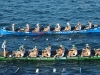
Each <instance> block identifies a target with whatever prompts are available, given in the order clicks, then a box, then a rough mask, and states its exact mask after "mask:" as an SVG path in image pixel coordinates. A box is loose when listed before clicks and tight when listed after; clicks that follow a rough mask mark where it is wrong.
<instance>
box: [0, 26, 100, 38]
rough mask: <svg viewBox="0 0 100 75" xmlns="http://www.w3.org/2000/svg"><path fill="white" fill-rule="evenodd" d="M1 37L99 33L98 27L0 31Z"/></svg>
mask: <svg viewBox="0 0 100 75" xmlns="http://www.w3.org/2000/svg"><path fill="white" fill-rule="evenodd" d="M0 33H1V35H29V36H37V35H68V34H87V33H100V27H97V28H92V29H87V30H80V31H58V32H55V31H49V32H17V31H9V30H4V29H1V31H0Z"/></svg>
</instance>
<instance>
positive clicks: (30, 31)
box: [0, 23, 100, 36]
mask: <svg viewBox="0 0 100 75" xmlns="http://www.w3.org/2000/svg"><path fill="white" fill-rule="evenodd" d="M0 33H1V35H28V36H36V35H68V34H87V33H100V26H99V25H91V24H90V27H89V26H81V24H80V23H78V25H77V26H75V27H71V26H70V24H69V23H67V26H66V27H60V25H59V24H58V23H57V27H55V28H52V27H50V25H47V27H45V28H44V27H40V25H39V24H37V25H36V28H30V27H29V25H28V24H26V27H25V28H14V24H12V29H11V28H6V27H3V28H1V29H0Z"/></svg>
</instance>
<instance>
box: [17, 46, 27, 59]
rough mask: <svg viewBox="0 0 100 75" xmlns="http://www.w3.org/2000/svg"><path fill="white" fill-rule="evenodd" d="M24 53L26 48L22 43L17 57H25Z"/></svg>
mask: <svg viewBox="0 0 100 75" xmlns="http://www.w3.org/2000/svg"><path fill="white" fill-rule="evenodd" d="M24 54H25V48H24V45H22V46H20V47H19V51H17V52H16V53H15V57H23V56H24Z"/></svg>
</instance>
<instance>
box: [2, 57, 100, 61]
mask: <svg viewBox="0 0 100 75" xmlns="http://www.w3.org/2000/svg"><path fill="white" fill-rule="evenodd" d="M12 60H16V61H17V60H20V61H67V60H76V61H81V60H100V57H99V56H87V57H80V56H75V57H59V58H58V57H34V58H30V57H20V58H12V57H6V58H5V57H0V61H12Z"/></svg>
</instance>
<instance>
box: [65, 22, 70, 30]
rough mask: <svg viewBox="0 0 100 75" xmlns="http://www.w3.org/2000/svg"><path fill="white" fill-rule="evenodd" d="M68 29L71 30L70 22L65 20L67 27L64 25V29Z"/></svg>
mask: <svg viewBox="0 0 100 75" xmlns="http://www.w3.org/2000/svg"><path fill="white" fill-rule="evenodd" d="M70 30H71V26H70V23H69V22H67V27H65V29H64V31H70Z"/></svg>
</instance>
